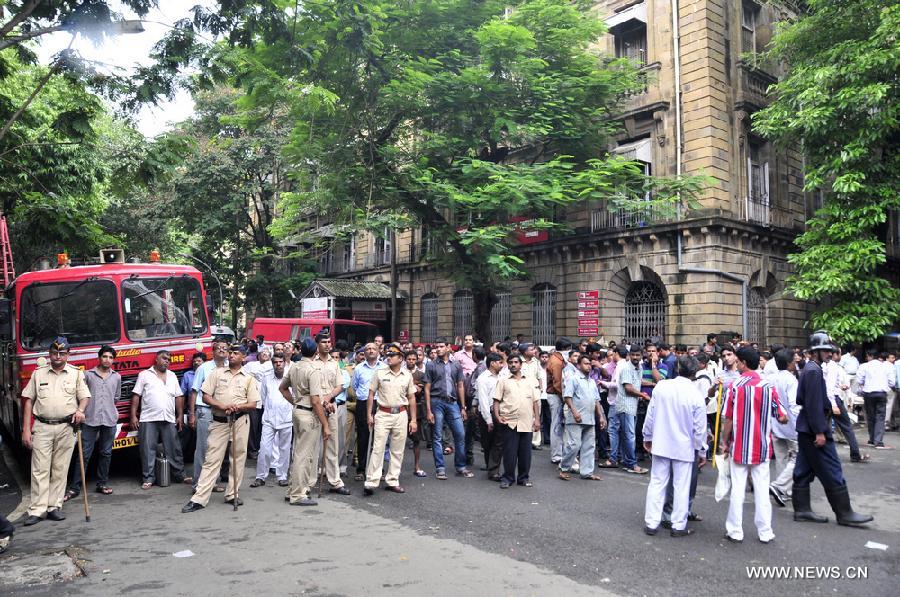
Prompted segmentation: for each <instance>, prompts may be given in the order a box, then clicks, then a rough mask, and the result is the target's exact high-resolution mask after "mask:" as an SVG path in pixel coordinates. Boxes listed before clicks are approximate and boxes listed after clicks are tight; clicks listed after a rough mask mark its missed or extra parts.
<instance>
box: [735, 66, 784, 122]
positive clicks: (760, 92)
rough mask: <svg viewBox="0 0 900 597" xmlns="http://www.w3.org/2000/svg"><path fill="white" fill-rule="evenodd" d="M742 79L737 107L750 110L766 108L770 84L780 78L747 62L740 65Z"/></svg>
mask: <svg viewBox="0 0 900 597" xmlns="http://www.w3.org/2000/svg"><path fill="white" fill-rule="evenodd" d="M738 68H739V70H740V74H741V76H740V79H739V83H738V91H737V101H736V103H735V107H736V108H737V109H744V110H747V111H749V112H753V111H756V110H759V109H761V108H765V107H766V106H767V105H768V103H769V100H768V93H767V92H768V89H769V86H771V85H774V84H775V83H777V82H778V80H777V79H776V78H775V77H773V76H772V75H770V74H768V73H765V72H763V71H761V70H759V69H758V68H754V67H753V66H751V65H749V64H745V63H741V64H740V65H739V67H738Z"/></svg>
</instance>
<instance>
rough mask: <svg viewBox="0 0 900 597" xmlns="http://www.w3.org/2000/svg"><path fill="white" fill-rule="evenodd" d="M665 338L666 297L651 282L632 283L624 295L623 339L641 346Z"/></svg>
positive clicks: (657, 286) (660, 289)
mask: <svg viewBox="0 0 900 597" xmlns="http://www.w3.org/2000/svg"><path fill="white" fill-rule="evenodd" d="M654 336H657V337H659V338H663V339H665V337H666V296H665V293H663V290H662V288H660V287H659V285H657V284H655V283H653V282H634V283H633V284H632V285H631V287H630V288H629V289H628V294H626V295H625V339H626V340H628V341H629V342H631V343H637V344H643V343H644V340H646V339H647V338H650V337H654Z"/></svg>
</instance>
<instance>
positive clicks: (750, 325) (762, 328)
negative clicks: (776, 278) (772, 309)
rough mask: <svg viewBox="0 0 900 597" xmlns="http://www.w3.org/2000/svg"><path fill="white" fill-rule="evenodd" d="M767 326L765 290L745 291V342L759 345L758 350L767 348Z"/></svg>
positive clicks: (751, 289) (767, 306) (767, 311)
mask: <svg viewBox="0 0 900 597" xmlns="http://www.w3.org/2000/svg"><path fill="white" fill-rule="evenodd" d="M768 324H769V301H768V300H767V298H766V289H765V288H761V287H759V286H754V287H753V288H750V289H748V290H747V341H748V342H757V343H759V347H760V349H763V348H764V347H766V346H768V345H769V344H768V338H767V337H766V330H767V329H768V327H769V326H768Z"/></svg>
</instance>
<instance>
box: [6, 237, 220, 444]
mask: <svg viewBox="0 0 900 597" xmlns="http://www.w3.org/2000/svg"><path fill="white" fill-rule="evenodd" d="M3 240H6V242H5V243H2V244H3V246H4V248H5V249H6V250H5V251H3V253H4V255H2V256H0V262H2V268H3V271H4V274H5V276H6V277H7V280H6V282H7V283H6V288H5V297H4V298H0V421H2V426H3V428H4V431H5V432H6V433H8V434H9V437H11V438H12V439H13V440H14V441H13V442H12V444H13V445H14V446H18V447H19V448H20V449H21V447H22V444H21V441H20V438H21V433H22V398H21V391H22V389H23V388H24V387H25V385H26V384H27V383H28V380H29V379H30V378H31V374H32V372H33V371H34V370H35V368H37V367H39V366H41V365H42V364H44V363H45V362H46V356H47V349H48V347H49V346H50V343H51V342H53V340H54V339H55V338H56V337H57V336H64V337H65V338H67V339H68V341H69V344H70V346H71V350H70V353H69V364H70V365H74V366H76V367H80V368H83V369H85V370H87V369H90V368H92V367H94V366H95V365H96V364H97V351H98V350H99V348H100V347H101V346H103V345H104V344H108V345H110V346H112V347H113V348H115V349H116V351H117V356H116V362H115V365H114V368H115V370H116V371H118V372H119V373H120V374H121V375H122V393H121V396H119V397H118V399H117V400H116V408H117V410H118V412H119V420H118V424H117V428H116V439H115V443H114V445H113V447H114V448H115V449H120V448H126V447H128V446H134V445H137V431H136V430H133V429H131V428H130V426H129V415H130V408H131V407H130V404H131V390H132V389H133V388H134V384H135V381H136V379H137V375H138V373H140V372H141V371H142V370H144V369H148V368H149V367H151V366H152V364H153V361H154V358H155V355H156V353H157V352H158V351H160V350H163V349H165V350H168V351H169V352H170V353H171V355H172V361H171V365H170V368H171V370H172V371H174V372H175V373H176V374H177V375H178V378H179V380H180V379H181V377H183V375H184V372H185V371H187V370H189V369H190V367H191V356H192V355H193V354H194V353H195V352H205V353H206V354H207V355H211V354H212V336H211V333H210V324H209V312H208V310H207V307H206V292H205V290H204V286H203V277H202V276H201V274H200V272H199V271H198V270H197V269H195V268H193V267H191V266H186V265H173V264H166V263H161V262H160V261H159V255H158V254H156V252H155V251H154V252H153V253H152V254H151V256H150V262H149V263H133V262H129V263H126V262H125V259H124V255H123V253H122V251H121V250H118V249H112V250H106V251H103V252H102V253H101V257H100V260H99V261H100V263H98V264H92V265H83V266H70V265H69V262H68V258H67V256H65V255H63V254H61V255H60V256H58V264H57V267H56V268H53V269H51V268H49V267H45V268H44V269H38V270H36V271H29V272H26V273H22V274H20V275H19V276H18V277H16V276H15V275H14V273H13V271H12V259H11V255H10V256H9V258H8V259H7V256H6V255H8V247H9V244H8V237H6V226H5V221H0V241H3ZM45 266H46V264H45Z"/></svg>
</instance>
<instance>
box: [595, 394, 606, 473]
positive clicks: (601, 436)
mask: <svg viewBox="0 0 900 597" xmlns="http://www.w3.org/2000/svg"><path fill="white" fill-rule="evenodd" d="M600 406H602V407H603V416H604V417H605V418H606V420H607V421H609V402H607V401H606V396H605V395H604V396H603V397H601V399H600ZM596 437H597V458H598V459H599V460H606V459H607V458H609V432H608V431H607V430H606V429H600V421H599V420H598V421H597V429H596Z"/></svg>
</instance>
